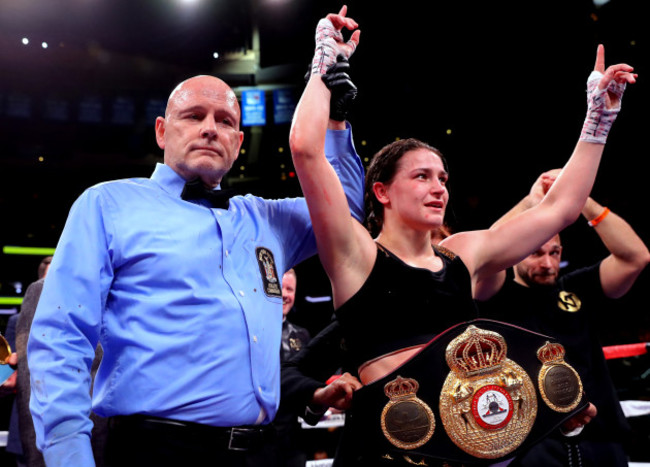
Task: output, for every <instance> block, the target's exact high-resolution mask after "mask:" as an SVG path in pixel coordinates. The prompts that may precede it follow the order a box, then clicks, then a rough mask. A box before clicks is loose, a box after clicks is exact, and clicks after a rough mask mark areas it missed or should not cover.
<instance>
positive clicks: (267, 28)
mask: <svg viewBox="0 0 650 467" xmlns="http://www.w3.org/2000/svg"><path fill="white" fill-rule="evenodd" d="M645 3H646V2H643V1H642V0H611V1H610V2H608V3H606V4H605V5H602V6H596V5H595V4H594V3H593V2H592V1H591V0H589V1H587V0H571V1H566V0H552V1H539V2H528V1H523V2H451V1H448V2H441V1H438V2H433V1H432V2H423V1H419V0H402V1H400V2H375V1H368V0H365V1H362V0H350V1H348V3H347V4H348V7H349V16H350V17H352V18H354V19H356V20H357V21H358V22H359V24H360V29H361V30H362V34H361V44H360V46H359V48H358V50H357V52H356V53H355V55H354V57H353V58H352V60H351V64H352V77H353V80H354V82H355V83H356V84H357V86H358V88H359V95H358V99H357V103H356V106H355V108H354V110H353V112H352V114H351V115H350V118H349V120H350V121H351V123H352V125H353V127H354V139H355V143H356V145H357V150H358V152H359V154H360V155H361V157H362V158H363V159H365V160H366V161H367V158H370V157H371V156H372V155H373V154H374V153H375V152H376V151H377V150H378V149H379V148H380V147H382V146H383V145H385V144H387V143H389V142H391V141H393V140H394V139H395V138H398V137H399V138H405V137H417V138H420V139H423V140H425V141H427V142H429V143H431V144H432V145H434V146H436V147H438V148H439V149H441V150H442V152H443V153H444V154H445V156H446V157H447V159H448V162H449V165H450V172H451V179H450V184H449V187H450V192H451V204H450V206H449V210H448V221H449V223H450V224H451V226H452V227H453V228H454V229H455V230H468V229H477V228H486V227H488V226H489V225H490V223H491V222H493V221H494V220H496V219H497V218H498V217H499V216H500V215H501V214H502V213H504V212H505V211H507V210H508V209H509V208H510V207H511V206H512V205H513V204H515V202H517V201H518V200H519V199H520V198H521V197H523V196H524V195H525V194H526V193H527V192H528V189H529V187H530V185H531V184H532V183H533V181H534V180H535V179H536V177H537V176H538V175H539V174H540V173H541V172H542V171H545V170H548V169H552V168H556V167H561V166H562V165H563V164H564V162H565V161H566V159H567V158H568V157H569V155H570V153H571V151H572V150H573V147H574V145H575V142H576V140H577V137H578V135H579V132H580V128H581V126H582V122H583V119H584V115H585V110H586V104H585V93H584V90H585V81H586V78H587V76H588V74H589V72H590V71H591V69H592V68H593V62H594V59H595V52H596V46H597V44H599V43H603V44H604V45H605V49H606V61H607V64H613V63H618V62H626V63H629V64H631V65H633V66H635V68H636V71H637V72H638V73H639V75H640V78H639V82H638V83H637V84H636V85H634V86H632V87H631V88H629V89H628V91H627V92H626V95H625V97H624V100H623V109H622V112H621V114H620V116H619V118H618V120H617V122H616V124H615V125H614V128H613V130H612V132H611V133H610V137H609V141H608V144H607V147H606V149H605V156H604V159H603V163H602V164H601V170H600V172H599V175H598V179H597V181H596V185H595V187H594V191H593V197H594V198H595V199H596V200H597V201H599V202H600V203H601V204H603V205H606V206H609V207H610V208H611V209H612V210H613V211H615V212H616V213H618V214H620V215H621V216H622V217H623V218H625V219H626V220H628V221H629V222H630V224H631V225H632V226H633V227H634V228H635V229H636V231H637V232H638V233H639V235H640V236H641V238H642V239H644V241H645V242H646V243H648V237H649V234H650V223H649V222H648V209H647V187H648V170H647V169H648V167H649V164H648V160H647V159H648V156H649V155H650V154H648V150H647V148H646V141H645V137H644V135H645V134H647V133H648V126H649V125H648V124H649V123H650V121H649V119H648V107H649V104H650V100H649V99H648V92H649V86H648V85H647V84H646V83H647V82H648V79H649V78H648V77H649V76H650V70H648V67H649V65H650V62H649V59H648V57H649V56H650V55H649V52H650V51H649V47H648V29H649V28H648V27H647V15H646V13H645V8H643V7H644V6H646V5H645ZM341 5H342V3H341V2H338V1H336V2H335V1H324V0H323V1H316V0H312V1H307V0H275V1H271V0H269V1H267V0H255V2H251V1H245V0H220V1H217V0H203V1H198V2H196V4H195V5H191V6H190V5H185V6H182V5H181V2H180V1H179V2H173V1H171V0H170V1H164V2H163V1H160V0H138V1H134V0H110V1H108V0H95V1H90V0H48V1H47V2H43V1H36V0H24V1H20V2H18V1H14V0H0V245H2V246H4V245H21V246H43V247H55V246H56V242H57V239H58V236H59V235H60V232H61V230H62V228H63V225H64V223H65V218H66V216H67V212H68V210H69V208H70V205H71V204H72V202H73V201H74V199H75V198H76V197H77V196H78V195H79V194H80V193H81V192H82V191H83V189H85V188H86V187H88V186H91V185H93V184H95V183H98V182H102V181H106V180H112V179H116V178H124V177H134V176H143V177H148V176H149V175H150V174H151V172H152V170H153V166H154V164H155V163H156V162H162V158H161V156H162V154H161V151H160V150H159V149H158V147H157V146H156V143H155V139H154V131H153V124H154V119H155V115H158V114H160V112H162V111H163V109H164V103H165V101H166V98H167V96H168V95H169V93H170V91H171V90H172V88H173V87H174V86H175V85H176V84H177V83H178V82H179V81H181V80H183V79H185V78H187V77H190V76H193V75H196V74H202V73H206V74H216V75H217V76H220V77H222V78H224V79H225V80H226V81H227V82H228V83H229V84H231V86H233V88H234V89H235V90H236V91H237V92H239V91H240V90H241V89H243V88H245V87H249V86H262V85H264V86H267V87H268V88H273V87H281V86H292V87H293V89H294V92H295V94H296V97H298V96H299V94H300V92H301V90H302V86H303V84H302V83H303V75H304V73H305V71H306V69H307V64H308V63H309V61H310V59H311V55H312V51H313V36H314V28H315V25H316V22H317V21H318V19H319V18H320V17H322V16H324V15H325V14H327V13H329V12H336V11H338V9H339V8H340V6H341ZM254 25H257V30H258V31H259V44H260V46H259V48H260V56H259V67H260V68H259V69H258V71H257V73H245V72H244V73H242V72H235V71H233V70H232V69H230V68H228V67H225V66H224V65H223V64H222V63H221V62H220V60H221V59H219V60H215V59H214V58H213V56H212V54H213V52H215V51H218V52H219V53H220V54H221V55H222V56H224V55H225V54H228V53H230V54H233V53H242V54H243V52H244V51H246V50H249V49H251V48H252V47H253V45H254V41H253V32H254V31H255V30H256V28H255V27H254ZM23 37H29V38H30V43H29V44H28V45H23V44H22V43H21V39H22V38H23ZM42 41H47V42H48V48H47V49H43V48H42V47H41V46H40V44H41V42H42ZM244 56H246V55H245V54H244ZM88 99H93V100H92V102H95V103H99V105H100V106H101V118H100V120H99V121H97V122H95V123H87V122H82V121H80V120H81V119H80V111H79V109H80V106H81V103H83V102H86V101H87V100H88ZM120 99H127V102H130V103H131V105H132V106H133V107H132V109H133V113H132V119H131V121H129V122H126V123H120V122H116V121H114V119H113V117H112V109H113V108H114V106H115V105H116V103H118V102H121V101H120ZM270 100H271V99H270V98H269V97H268V96H267V101H270ZM16 102H18V103H25V102H28V104H27V107H28V108H29V111H28V112H27V115H25V116H16V115H15V112H13V111H12V110H11V109H12V106H15V105H16ZM52 109H55V110H56V109H59V111H61V109H63V111H62V112H63V114H61V113H59V114H56V112H55V113H54V115H53V114H52V112H51V111H52ZM57 115H58V117H57ZM244 131H245V133H246V135H245V141H244V149H245V151H246V152H245V153H243V154H241V155H240V157H239V160H238V161H237V163H236V164H235V166H234V167H233V170H232V171H231V175H230V177H229V178H228V179H227V180H226V181H225V182H224V185H231V186H234V187H236V188H237V189H238V190H240V191H241V192H242V193H244V192H250V193H254V194H258V195H261V196H266V197H284V196H294V195H299V194H300V189H299V186H298V183H297V180H296V179H295V177H292V172H291V170H292V168H291V157H290V154H289V151H288V132H289V125H288V124H282V125H275V124H274V123H273V120H272V118H269V123H268V124H267V125H266V126H264V127H253V128H250V127H247V128H244ZM39 158H40V159H39ZM563 238H564V244H565V253H564V256H565V259H566V260H568V266H567V267H568V268H569V269H571V268H574V267H579V266H582V265H587V264H591V263H593V262H594V261H595V260H597V259H600V258H602V257H603V256H604V255H605V254H606V252H605V250H604V248H603V247H602V244H601V243H600V242H599V240H598V238H597V236H596V235H595V234H594V233H593V232H592V231H591V230H590V229H589V228H588V227H587V226H586V225H585V222H584V220H583V219H580V221H579V222H577V223H576V224H575V225H574V226H572V227H570V228H569V229H567V231H565V233H564V237H563ZM40 259H41V258H40V257H25V256H11V255H4V254H1V253H0V296H20V294H21V293H22V292H21V291H19V289H17V288H16V286H15V283H16V282H18V283H21V284H22V288H20V290H22V291H24V288H26V286H27V285H28V284H29V283H30V282H31V281H33V280H35V279H36V266H37V264H38V262H39V261H40ZM298 270H299V286H298V294H299V300H298V304H299V310H303V311H302V312H301V314H300V315H298V316H297V319H298V320H299V321H302V323H303V324H306V325H307V326H310V327H312V329H313V330H316V329H317V328H318V327H319V326H321V325H322V323H323V322H325V321H326V320H327V319H329V314H330V313H331V309H330V308H329V305H328V304H327V303H326V304H324V305H318V306H315V305H312V306H309V305H307V304H306V302H304V300H303V298H304V296H305V295H311V296H318V295H327V294H328V293H329V287H328V283H327V280H326V278H325V277H324V275H323V273H322V270H320V269H319V265H318V260H317V259H314V260H311V261H309V262H307V263H305V264H303V265H300V266H299V267H298ZM649 275H650V274H649V273H648V272H647V271H646V272H644V273H643V275H642V276H641V278H640V279H639V281H638V282H637V284H636V285H635V287H634V288H633V290H632V291H631V292H630V293H629V294H628V295H627V296H626V297H625V298H623V299H621V300H619V301H617V302H616V303H617V305H616V308H615V309H612V310H611V314H610V318H609V319H607V320H606V322H605V325H606V326H605V330H604V332H603V341H604V343H626V342H637V341H650V318H649V313H648V305H647V302H646V300H645V299H646V291H647V290H648V289H649V288H650V278H649ZM304 310H313V311H309V312H306V311H304ZM309 313H311V315H310V314H309ZM0 329H4V325H3V323H0Z"/></svg>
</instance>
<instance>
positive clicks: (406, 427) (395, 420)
mask: <svg viewBox="0 0 650 467" xmlns="http://www.w3.org/2000/svg"><path fill="white" fill-rule="evenodd" d="M419 388H420V384H419V383H418V382H417V381H416V380H414V379H412V378H402V377H401V376H398V377H397V378H395V379H394V380H393V381H390V382H389V383H386V385H385V386H384V394H386V396H388V398H389V399H390V401H389V402H388V403H387V404H386V406H385V407H384V410H383V411H382V412H381V429H382V431H383V432H384V436H386V438H387V439H388V441H390V442H391V443H392V444H393V445H395V446H397V447H398V448H400V449H415V448H418V447H420V446H422V445H423V444H424V443H426V442H427V441H429V440H430V439H431V436H432V435H433V430H434V429H435V426H436V422H435V418H434V416H433V412H432V411H431V408H430V407H429V406H428V405H427V404H426V403H424V402H423V401H422V400H420V399H418V398H417V397H416V396H415V393H416V392H417V390H418V389H419Z"/></svg>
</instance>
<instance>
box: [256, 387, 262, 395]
mask: <svg viewBox="0 0 650 467" xmlns="http://www.w3.org/2000/svg"><path fill="white" fill-rule="evenodd" d="M257 390H258V391H259V393H260V394H261V393H262V386H257Z"/></svg>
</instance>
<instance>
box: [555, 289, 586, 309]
mask: <svg viewBox="0 0 650 467" xmlns="http://www.w3.org/2000/svg"><path fill="white" fill-rule="evenodd" d="M557 306H558V308H559V309H560V310H563V311H568V312H569V313H575V312H576V311H578V310H580V307H581V306H582V302H581V301H580V299H579V298H578V296H577V295H576V294H574V293H573V292H565V291H564V290H561V291H560V293H559V295H558V297H557Z"/></svg>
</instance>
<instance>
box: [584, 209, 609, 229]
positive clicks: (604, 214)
mask: <svg viewBox="0 0 650 467" xmlns="http://www.w3.org/2000/svg"><path fill="white" fill-rule="evenodd" d="M609 213H610V210H609V208H605V209H603V212H601V213H600V214H599V215H598V216H597V217H596V218H594V219H591V220H590V221H589V222H587V224H588V225H589V227H596V226H597V225H598V224H600V223H601V222H602V221H603V219H605V218H606V217H607V214H609Z"/></svg>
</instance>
